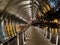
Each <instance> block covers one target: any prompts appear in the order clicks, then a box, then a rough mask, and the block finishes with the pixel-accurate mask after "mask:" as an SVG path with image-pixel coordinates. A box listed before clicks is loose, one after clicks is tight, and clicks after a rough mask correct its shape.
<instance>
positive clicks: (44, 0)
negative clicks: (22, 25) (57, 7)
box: [0, 0, 51, 23]
mask: <svg viewBox="0 0 60 45" xmlns="http://www.w3.org/2000/svg"><path fill="white" fill-rule="evenodd" d="M50 8H51V7H50V4H48V0H0V10H1V11H3V10H4V9H5V11H8V12H10V13H11V14H15V16H17V17H19V18H22V19H23V20H25V21H26V22H28V23H29V22H30V20H31V19H32V18H34V17H35V15H36V12H37V11H38V10H40V13H42V12H43V13H46V12H47V11H49V10H50Z"/></svg>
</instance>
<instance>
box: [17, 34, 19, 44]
mask: <svg viewBox="0 0 60 45" xmlns="http://www.w3.org/2000/svg"><path fill="white" fill-rule="evenodd" d="M17 45H19V34H17Z"/></svg>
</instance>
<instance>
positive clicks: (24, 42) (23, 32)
mask: <svg viewBox="0 0 60 45" xmlns="http://www.w3.org/2000/svg"><path fill="white" fill-rule="evenodd" d="M22 38H23V44H25V41H24V32H23V33H22Z"/></svg>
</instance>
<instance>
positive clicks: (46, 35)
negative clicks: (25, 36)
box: [46, 27, 47, 38]
mask: <svg viewBox="0 0 60 45" xmlns="http://www.w3.org/2000/svg"><path fill="white" fill-rule="evenodd" d="M46 38H47V27H46Z"/></svg>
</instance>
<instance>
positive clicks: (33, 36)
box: [25, 27, 51, 45]
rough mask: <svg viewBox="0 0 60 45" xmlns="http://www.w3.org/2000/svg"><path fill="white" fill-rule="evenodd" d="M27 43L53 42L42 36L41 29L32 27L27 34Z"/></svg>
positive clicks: (44, 44)
mask: <svg viewBox="0 0 60 45" xmlns="http://www.w3.org/2000/svg"><path fill="white" fill-rule="evenodd" d="M25 45H51V44H50V43H49V41H47V40H46V39H45V38H44V37H43V36H42V34H41V33H40V31H39V30H37V29H36V28H33V27H32V28H31V29H30V31H29V33H28V35H27V38H26V44H25Z"/></svg>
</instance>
